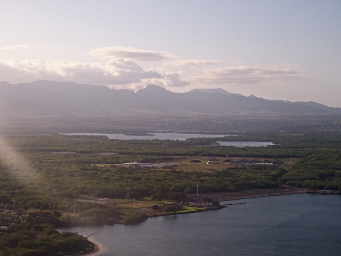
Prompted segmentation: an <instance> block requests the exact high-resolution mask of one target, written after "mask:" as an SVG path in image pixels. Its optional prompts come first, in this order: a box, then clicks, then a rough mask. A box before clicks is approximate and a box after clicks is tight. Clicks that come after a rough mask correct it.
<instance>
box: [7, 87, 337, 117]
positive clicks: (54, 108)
mask: <svg viewBox="0 0 341 256" xmlns="http://www.w3.org/2000/svg"><path fill="white" fill-rule="evenodd" d="M0 100H1V102H0V107H1V108H2V109H3V110H4V111H6V112H7V113H8V114H13V115H30V116H39V115H59V116H63V115H67V116H68V115H75V116H77V115H82V116H84V115H85V116H89V117H91V116H99V115H109V116H110V115H112V116H115V115H118V114H119V115H124V114H127V115H132V114H136V115H140V114H141V115H143V114H159V115H163V114H173V115H182V114H187V115H190V114H204V115H222V116H223V115H232V114H233V115H254V114H258V115H259V114H261V115H262V114H263V115H276V114H277V115H328V114H340V113H341V109H340V108H333V107H328V106H326V105H323V104H320V103H317V102H312V101H307V102H302V101H296V102H295V101H285V100H270V99H265V98H261V97H256V96H253V95H251V96H244V95H241V94H235V93H229V92H227V91H225V90H224V89H221V88H215V89H193V90H191V91H189V92H183V93H176V92H171V91H169V90H167V89H165V88H163V87H160V86H157V85H148V86H147V87H146V88H144V89H141V90H139V91H137V92H134V91H130V90H127V89H120V90H115V89H110V88H107V87H104V86H93V85H86V84H77V83H69V82H54V81H36V82H32V83H21V84H9V83H4V82H1V84H0Z"/></svg>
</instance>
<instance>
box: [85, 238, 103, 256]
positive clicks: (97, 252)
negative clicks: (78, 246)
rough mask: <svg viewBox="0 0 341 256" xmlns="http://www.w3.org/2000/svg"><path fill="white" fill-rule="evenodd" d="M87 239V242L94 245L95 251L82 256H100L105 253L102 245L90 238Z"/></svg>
mask: <svg viewBox="0 0 341 256" xmlns="http://www.w3.org/2000/svg"><path fill="white" fill-rule="evenodd" d="M87 239H88V241H89V242H91V243H93V244H94V245H95V249H94V251H92V252H89V253H86V254H83V255H82V256H100V255H101V254H102V253H104V252H105V251H106V249H105V247H104V245H103V244H101V243H100V242H98V241H97V240H96V239H94V238H91V237H87Z"/></svg>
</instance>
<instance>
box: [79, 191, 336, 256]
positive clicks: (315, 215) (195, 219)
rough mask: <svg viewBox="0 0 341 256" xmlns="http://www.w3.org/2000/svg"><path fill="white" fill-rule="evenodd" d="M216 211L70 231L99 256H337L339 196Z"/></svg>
mask: <svg viewBox="0 0 341 256" xmlns="http://www.w3.org/2000/svg"><path fill="white" fill-rule="evenodd" d="M243 202H246V204H243V205H234V206H229V207H227V208H225V209H222V210H218V211H210V212H202V213H195V214H187V215H178V216H167V217H157V218H150V219H148V220H147V221H146V222H144V223H142V224H140V225H137V226H125V225H114V226H105V227H97V228H74V229H72V231H74V232H80V233H83V234H91V233H93V232H95V234H94V236H93V238H94V239H96V240H97V241H99V242H100V243H102V244H103V245H104V246H105V247H106V249H107V251H106V252H105V253H103V254H101V255H103V256H141V255H148V256H243V255H248V256H249V255H250V256H255V255H256V256H258V255H259V256H264V255H280V256H291V255H292V256H305V255H307V256H314V255H318V256H322V255H328V256H334V255H335V256H339V255H341V220H340V217H341V196H322V195H293V196H281V197H268V198H258V199H249V200H243Z"/></svg>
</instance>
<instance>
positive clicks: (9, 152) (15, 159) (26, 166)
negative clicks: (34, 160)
mask: <svg viewBox="0 0 341 256" xmlns="http://www.w3.org/2000/svg"><path fill="white" fill-rule="evenodd" d="M0 163H1V165H2V166H4V167H5V169H6V171H7V172H8V174H10V175H11V176H13V177H14V178H15V179H16V180H17V181H19V182H20V183H23V184H30V183H32V182H37V181H38V180H39V179H40V175H39V174H38V173H37V172H36V171H35V170H34V168H32V166H31V164H30V162H29V161H28V160H27V159H25V157H24V156H23V155H22V154H20V153H19V152H17V151H16V150H15V149H14V148H13V147H12V146H10V144H9V143H8V142H7V140H6V138H4V137H0Z"/></svg>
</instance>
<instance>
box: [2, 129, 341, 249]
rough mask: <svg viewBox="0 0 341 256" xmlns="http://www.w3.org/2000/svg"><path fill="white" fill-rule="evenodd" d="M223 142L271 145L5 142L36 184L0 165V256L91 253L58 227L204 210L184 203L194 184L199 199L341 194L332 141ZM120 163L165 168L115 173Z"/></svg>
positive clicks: (339, 163)
mask: <svg viewBox="0 0 341 256" xmlns="http://www.w3.org/2000/svg"><path fill="white" fill-rule="evenodd" d="M225 139H229V140H255V141H273V142H275V143H276V144H278V145H276V146H272V147H268V148H233V147H221V146H214V145H213V141H212V140H211V139H192V140H189V141H186V142H176V141H111V140H108V139H106V138H105V137H82V136H74V137H68V136H61V135H52V136H13V137H8V138H7V140H8V144H9V145H11V146H12V147H13V148H14V149H15V151H16V152H18V154H20V155H21V156H22V157H23V158H25V159H26V160H27V162H28V163H30V166H31V167H30V169H32V170H34V171H35V175H34V178H32V177H29V176H27V177H20V175H21V174H20V170H19V172H18V170H16V171H15V170H14V169H13V168H14V167H13V166H11V165H9V164H8V163H6V162H5V161H4V160H2V161H1V162H0V187H1V190H0V248H1V249H0V255H1V256H2V255H18V256H23V255H25V256H29V255H35V256H36V255H37V256H39V255H65V254H67V255H76V254H78V253H79V252H80V251H83V252H86V251H91V250H92V249H93V245H92V244H91V243H89V242H88V241H87V240H86V239H85V238H82V237H81V236H78V235H75V234H63V233H60V232H58V231H56V228H58V227H65V226H72V225H103V224H114V223H125V224H136V223H139V222H141V221H144V220H145V219H146V217H147V216H157V215H163V214H167V213H172V214H173V213H176V214H180V213H189V212H197V211H202V210H205V207H200V206H195V205H190V204H186V202H189V201H190V200H191V198H193V194H194V193H195V192H196V186H197V185H198V186H199V188H200V193H201V194H205V193H212V192H236V191H241V192H242V191H247V190H250V189H277V188H282V187H286V186H288V185H289V186H294V187H304V188H309V189H332V190H335V191H341V150H340V145H341V135H340V134H338V133H331V134H328V133H323V134H284V133H281V134H274V135H262V134H255V135H252V134H249V135H243V136H238V137H229V138H225ZM1 159H2V158H1ZM126 162H142V163H171V164H169V165H165V166H162V165H155V166H151V167H143V166H139V165H131V166H130V165H126V166H125V165H119V164H122V163H126ZM22 175H24V174H22ZM178 202H181V204H180V206H179V205H178V204H177V203H178Z"/></svg>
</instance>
